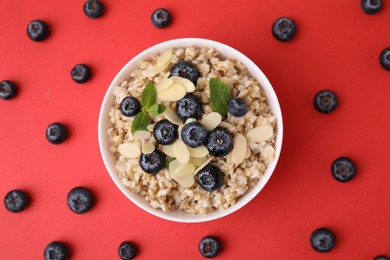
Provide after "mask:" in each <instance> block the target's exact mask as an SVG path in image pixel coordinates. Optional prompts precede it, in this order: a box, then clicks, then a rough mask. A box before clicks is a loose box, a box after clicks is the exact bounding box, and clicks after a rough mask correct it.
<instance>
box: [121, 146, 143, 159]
mask: <svg viewBox="0 0 390 260" xmlns="http://www.w3.org/2000/svg"><path fill="white" fill-rule="evenodd" d="M118 152H119V153H120V154H121V155H123V156H124V157H126V158H137V157H138V156H139V155H140V154H141V149H140V148H139V146H138V145H136V144H134V143H124V144H120V145H119V146H118Z"/></svg>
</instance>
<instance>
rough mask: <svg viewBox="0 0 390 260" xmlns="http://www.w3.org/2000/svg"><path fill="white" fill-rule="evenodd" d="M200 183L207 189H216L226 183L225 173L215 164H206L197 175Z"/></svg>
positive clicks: (210, 190)
mask: <svg viewBox="0 0 390 260" xmlns="http://www.w3.org/2000/svg"><path fill="white" fill-rule="evenodd" d="M197 179H198V183H199V185H200V187H202V189H204V190H205V191H209V192H212V191H215V190H218V189H219V188H221V187H222V185H223V183H224V178H223V173H222V172H221V171H220V170H219V169H218V168H217V167H216V166H214V165H211V164H209V165H206V166H205V167H204V168H203V169H202V170H200V171H199V172H198V175H197Z"/></svg>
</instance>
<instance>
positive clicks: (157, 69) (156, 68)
mask: <svg viewBox="0 0 390 260" xmlns="http://www.w3.org/2000/svg"><path fill="white" fill-rule="evenodd" d="M168 65H169V62H167V64H165V65H164V66H163V67H160V66H157V65H155V66H152V68H151V73H152V76H154V75H156V74H157V73H160V72H162V71H164V70H165V69H166V68H168Z"/></svg>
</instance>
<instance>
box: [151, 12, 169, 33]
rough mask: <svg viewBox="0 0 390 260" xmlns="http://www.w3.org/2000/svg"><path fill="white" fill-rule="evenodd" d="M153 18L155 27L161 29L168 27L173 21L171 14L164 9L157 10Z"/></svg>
mask: <svg viewBox="0 0 390 260" xmlns="http://www.w3.org/2000/svg"><path fill="white" fill-rule="evenodd" d="M151 18H152V23H153V25H154V26H156V27H157V28H160V29H161V28H165V27H167V26H168V25H169V24H170V23H171V21H172V16H171V14H170V13H169V12H168V11H167V10H165V9H163V8H159V9H157V10H155V11H154V12H153V13H152V17H151Z"/></svg>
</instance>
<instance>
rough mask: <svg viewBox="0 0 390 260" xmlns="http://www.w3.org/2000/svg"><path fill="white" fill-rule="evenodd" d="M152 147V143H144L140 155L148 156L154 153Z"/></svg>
mask: <svg viewBox="0 0 390 260" xmlns="http://www.w3.org/2000/svg"><path fill="white" fill-rule="evenodd" d="M154 149H155V147H154V145H153V144H152V143H146V144H144V145H143V146H142V153H144V154H150V153H153V152H154Z"/></svg>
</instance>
